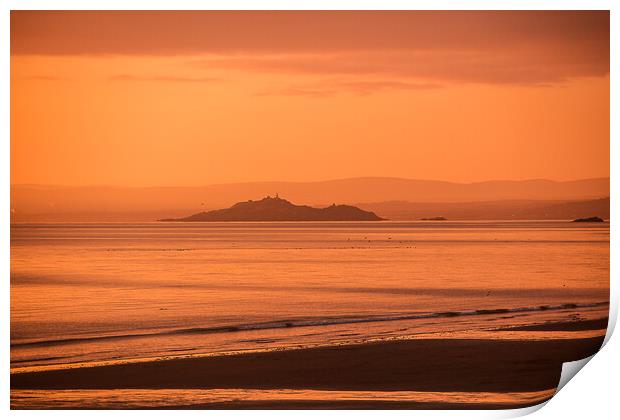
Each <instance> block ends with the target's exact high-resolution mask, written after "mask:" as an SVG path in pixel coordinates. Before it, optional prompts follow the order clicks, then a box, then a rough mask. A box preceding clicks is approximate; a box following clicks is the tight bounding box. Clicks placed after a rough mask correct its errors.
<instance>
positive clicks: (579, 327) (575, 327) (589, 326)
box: [498, 318, 608, 331]
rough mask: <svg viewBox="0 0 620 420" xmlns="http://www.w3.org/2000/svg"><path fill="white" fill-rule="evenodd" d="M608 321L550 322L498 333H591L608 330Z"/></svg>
mask: <svg viewBox="0 0 620 420" xmlns="http://www.w3.org/2000/svg"><path fill="white" fill-rule="evenodd" d="M607 323H608V319H607V318H601V319H591V320H587V321H574V322H548V323H545V324H536V325H523V326H520V327H511V328H502V329H500V330H498V331H590V330H604V329H606V328H607Z"/></svg>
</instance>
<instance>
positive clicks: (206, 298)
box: [10, 221, 610, 392]
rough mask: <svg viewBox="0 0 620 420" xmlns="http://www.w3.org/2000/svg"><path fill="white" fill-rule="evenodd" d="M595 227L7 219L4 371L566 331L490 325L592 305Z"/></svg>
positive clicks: (603, 286) (598, 297)
mask: <svg viewBox="0 0 620 420" xmlns="http://www.w3.org/2000/svg"><path fill="white" fill-rule="evenodd" d="M609 238H610V234H609V224H608V223H571V222H566V221H413V222H404V221H402V222H401V221H381V222H251V223H250V222H247V223H246V222H225V223H215V222H211V223H198V222H195V223H180V222H169V223H164V222H152V223H57V224H13V225H11V277H10V284H11V286H10V292H11V332H10V336H11V371H12V372H23V371H37V370H53V369H60V368H67V367H78V366H96V365H103V364H111V363H128V362H132V361H143V360H153V359H155V360H157V359H161V358H177V357H195V356H209V355H218V354H237V353H243V352H262V351H276V350H281V349H295V348H307V347H316V346H332V345H343V344H351V343H364V342H371V341H376V340H390V339H416V338H428V337H458V338H477V337H484V338H497V339H513V338H515V337H518V338H520V339H522V338H525V339H542V338H544V339H548V338H549V337H550V336H552V335H553V334H555V335H556V336H557V337H558V338H562V337H563V336H566V337H574V336H576V334H578V332H574V331H573V332H566V331H565V332H561V331H560V332H555V333H552V332H541V331H519V332H517V331H510V332H508V331H502V330H505V327H513V326H521V325H529V324H539V323H546V322H564V321H575V320H586V319H598V318H602V317H606V316H607V313H608V310H609V307H608V301H609ZM152 392H155V391H152ZM187 392H189V391H187Z"/></svg>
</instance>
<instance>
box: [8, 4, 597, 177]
mask: <svg viewBox="0 0 620 420" xmlns="http://www.w3.org/2000/svg"><path fill="white" fill-rule="evenodd" d="M11 53H12V56H11V183H12V184H23V183H40V184H63V185H98V184H108V185H110V184H113V185H131V186H143V185H204V184H211V183H221V182H237V181H264V180H283V181H311V180H322V179H334V178H345V177H356V176H396V177H406V178H420V179H440V180H450V181H460V182H468V181H480V180H488V179H526V178H549V179H558V180H566V179H578V178H588V177H600V176H609V14H608V13H607V12H24V11H20V12H12V14H11Z"/></svg>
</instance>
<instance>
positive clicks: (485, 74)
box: [11, 11, 610, 85]
mask: <svg viewBox="0 0 620 420" xmlns="http://www.w3.org/2000/svg"><path fill="white" fill-rule="evenodd" d="M609 46H610V39H609V12H608V11H12V12H11V54H12V55H88V56H111V55H112V56H117V55H122V56H150V57H152V56H175V57H179V56H183V57H188V56H203V57H209V56H210V58H208V59H206V60H203V65H205V66H207V67H209V68H214V67H215V68H223V69H237V70H242V71H250V72H271V73H291V74H315V75H321V76H327V75H329V76H334V75H362V76H366V75H378V76H381V77H384V78H385V77H387V76H389V77H398V78H399V79H402V78H421V79H425V80H434V81H436V82H438V83H443V82H466V83H467V82H474V83H492V84H526V85H532V84H534V85H543V84H550V83H560V82H562V81H564V80H567V79H571V78H575V77H592V76H604V75H607V74H609ZM215 56H217V57H215ZM137 79H138V78H136V79H135V80H137ZM139 79H141V80H147V79H146V78H139ZM173 79H174V78H165V77H164V78H151V80H153V81H154V80H159V81H179V82H180V81H188V82H189V81H196V82H197V81H200V80H185V78H183V77H181V78H178V80H173ZM205 81H206V80H205Z"/></svg>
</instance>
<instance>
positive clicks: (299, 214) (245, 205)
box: [159, 194, 386, 222]
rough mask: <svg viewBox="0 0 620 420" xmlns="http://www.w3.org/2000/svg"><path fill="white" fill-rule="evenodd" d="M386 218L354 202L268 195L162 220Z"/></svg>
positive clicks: (361, 219)
mask: <svg viewBox="0 0 620 420" xmlns="http://www.w3.org/2000/svg"><path fill="white" fill-rule="evenodd" d="M378 220H386V219H383V218H381V217H379V216H377V215H376V214H375V213H373V212H370V211H365V210H362V209H360V208H358V207H355V206H348V205H344V204H340V205H336V204H332V205H331V206H329V207H325V208H316V207H310V206H299V205H295V204H293V203H291V202H290V201H288V200H285V199H283V198H280V197H279V196H278V195H277V194H276V196H275V197H271V196H267V197H265V198H263V199H262V200H257V201H254V200H248V201H242V202H240V203H237V204H235V205H233V206H232V207H229V208H227V209H220V210H212V211H207V212H200V213H196V214H193V215H191V216H188V217H182V218H177V219H160V220H159V221H160V222H311V221H378Z"/></svg>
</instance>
